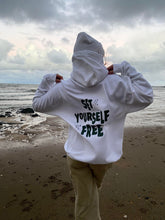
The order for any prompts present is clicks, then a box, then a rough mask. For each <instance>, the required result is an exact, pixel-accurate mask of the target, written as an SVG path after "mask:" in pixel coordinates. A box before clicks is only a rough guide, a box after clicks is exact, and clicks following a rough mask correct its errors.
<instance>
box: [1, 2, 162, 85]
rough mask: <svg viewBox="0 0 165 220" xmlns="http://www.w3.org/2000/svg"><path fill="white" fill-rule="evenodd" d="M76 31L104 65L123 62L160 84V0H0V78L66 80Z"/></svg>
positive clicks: (18, 80)
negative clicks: (95, 45) (94, 43)
mask: <svg viewBox="0 0 165 220" xmlns="http://www.w3.org/2000/svg"><path fill="white" fill-rule="evenodd" d="M80 31H85V32H87V33H88V34H90V35H92V36H93V37H95V38H96V39H97V40H99V41H100V42H101V43H102V44H103V47H104V49H105V52H106V62H107V65H108V64H112V63H120V62H122V61H123V60H127V61H128V62H129V63H131V64H132V65H134V66H135V67H136V69H137V70H138V71H140V72H142V73H143V74H144V76H145V77H146V78H147V79H148V80H149V82H150V83H151V84H152V85H165V1H164V0H157V1H155V0H145V1H144V0H81V1H78V0H27V1H24V0H0V82H1V83H4V82H6V83H39V82H40V80H41V79H42V76H43V75H44V74H46V73H51V72H53V73H56V72H58V73H61V74H63V75H64V78H65V79H67V78H69V75H70V72H71V70H72V63H71V57H72V51H73V46H74V43H75V40H76V36H77V34H78V32H80Z"/></svg>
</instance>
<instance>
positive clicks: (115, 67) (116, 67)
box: [113, 64, 122, 73]
mask: <svg viewBox="0 0 165 220" xmlns="http://www.w3.org/2000/svg"><path fill="white" fill-rule="evenodd" d="M121 71H122V66H121V64H113V72H114V73H121Z"/></svg>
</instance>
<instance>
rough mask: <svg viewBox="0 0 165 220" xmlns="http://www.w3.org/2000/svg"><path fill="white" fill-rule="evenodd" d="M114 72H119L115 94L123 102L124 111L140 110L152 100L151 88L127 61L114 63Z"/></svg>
mask: <svg viewBox="0 0 165 220" xmlns="http://www.w3.org/2000/svg"><path fill="white" fill-rule="evenodd" d="M113 68H114V73H121V78H120V81H119V83H118V86H117V88H116V95H117V97H118V98H119V99H120V101H121V102H122V103H123V104H125V109H126V113H130V112H134V111H138V110H141V109H143V108H145V107H147V106H148V105H150V104H151V103H152V102H153V90H152V87H151V85H150V84H149V83H148V82H147V80H146V79H144V77H143V76H142V74H140V73H138V72H137V71H136V69H135V68H134V67H132V66H131V65H130V64H129V63H128V62H126V61H123V62H122V63H121V64H114V65H113Z"/></svg>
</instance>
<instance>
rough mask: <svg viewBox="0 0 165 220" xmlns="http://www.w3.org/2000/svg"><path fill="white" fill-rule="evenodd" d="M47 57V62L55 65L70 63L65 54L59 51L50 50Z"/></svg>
mask: <svg viewBox="0 0 165 220" xmlns="http://www.w3.org/2000/svg"><path fill="white" fill-rule="evenodd" d="M47 55H48V58H49V60H50V61H51V62H53V63H56V64H65V63H69V62H70V60H69V59H68V58H67V56H66V54H65V53H64V52H63V51H61V50H59V51H57V50H52V51H50V52H49V53H48V54H47Z"/></svg>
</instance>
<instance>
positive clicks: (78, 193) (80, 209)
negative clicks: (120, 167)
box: [68, 157, 111, 220]
mask: <svg viewBox="0 0 165 220" xmlns="http://www.w3.org/2000/svg"><path fill="white" fill-rule="evenodd" d="M68 165H69V168H70V174H71V178H72V182H73V186H74V190H75V219H76V220H101V217H100V211H99V191H98V190H99V188H100V187H101V183H102V180H103V178H104V176H105V173H106V171H107V170H108V168H110V167H111V164H88V163H84V162H80V161H77V160H73V159H71V158H70V157H68Z"/></svg>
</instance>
